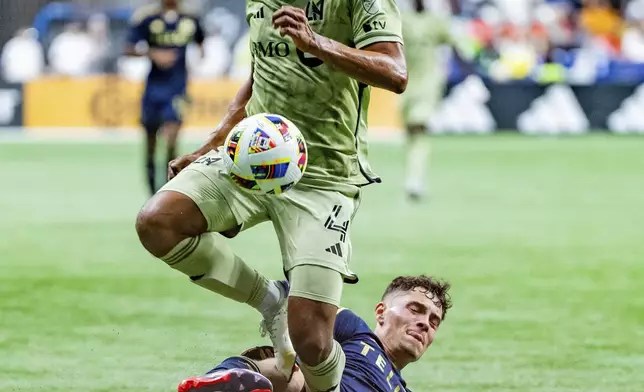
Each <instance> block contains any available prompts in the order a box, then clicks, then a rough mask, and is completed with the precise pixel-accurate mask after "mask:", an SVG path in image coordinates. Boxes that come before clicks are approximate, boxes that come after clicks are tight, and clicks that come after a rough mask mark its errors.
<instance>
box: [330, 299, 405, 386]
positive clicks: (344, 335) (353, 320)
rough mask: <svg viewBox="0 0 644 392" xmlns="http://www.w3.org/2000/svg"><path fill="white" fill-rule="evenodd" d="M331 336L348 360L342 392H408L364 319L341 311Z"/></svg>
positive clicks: (346, 311)
mask: <svg viewBox="0 0 644 392" xmlns="http://www.w3.org/2000/svg"><path fill="white" fill-rule="evenodd" d="M333 333H334V338H335V340H336V341H338V342H339V343H340V344H341V345H342V350H343V351H344V354H345V356H346V358H347V362H346V365H345V368H344V373H343V375H342V383H341V386H340V390H341V391H342V392H404V391H409V390H408V389H407V387H406V383H405V380H403V379H402V376H401V375H400V372H398V370H397V369H396V368H394V366H393V365H392V363H391V361H390V360H389V358H388V357H387V354H385V350H384V348H383V347H382V343H380V340H378V337H377V336H376V335H375V334H374V333H373V331H371V329H370V328H369V326H368V325H367V323H366V322H365V321H364V320H363V319H361V318H360V317H358V316H357V315H356V314H355V313H353V312H352V311H350V310H347V309H343V310H341V311H340V312H339V313H338V316H337V318H336V320H335V328H334V331H333Z"/></svg>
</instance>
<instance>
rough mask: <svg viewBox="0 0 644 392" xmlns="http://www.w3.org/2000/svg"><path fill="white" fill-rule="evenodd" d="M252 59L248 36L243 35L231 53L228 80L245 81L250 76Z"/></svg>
mask: <svg viewBox="0 0 644 392" xmlns="http://www.w3.org/2000/svg"><path fill="white" fill-rule="evenodd" d="M252 62H253V58H252V56H251V54H250V36H249V35H248V32H246V34H244V35H243V36H242V37H241V38H240V39H239V40H238V41H237V44H236V45H235V49H234V51H233V64H232V67H231V69H230V74H229V76H230V78H232V79H235V80H246V79H248V76H249V75H250V71H251V64H252Z"/></svg>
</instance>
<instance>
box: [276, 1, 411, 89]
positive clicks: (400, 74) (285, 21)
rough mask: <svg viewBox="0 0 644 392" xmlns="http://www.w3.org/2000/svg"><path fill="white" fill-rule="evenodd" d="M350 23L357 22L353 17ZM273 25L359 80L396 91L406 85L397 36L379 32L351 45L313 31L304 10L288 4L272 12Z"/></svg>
mask: <svg viewBox="0 0 644 392" xmlns="http://www.w3.org/2000/svg"><path fill="white" fill-rule="evenodd" d="M360 7H362V5H360ZM396 11H397V10H396ZM354 18H357V17H355V16H354ZM364 22H367V21H364ZM352 23H354V24H355V23H360V21H358V20H354V21H352ZM385 25H386V22H385ZM273 26H274V27H275V28H278V29H279V30H280V34H282V36H285V35H287V36H289V37H291V38H292V39H293V42H294V43H295V46H297V48H298V49H300V50H301V51H303V52H306V53H310V54H312V55H313V56H315V57H317V58H318V59H320V60H322V61H324V62H325V63H326V64H327V65H329V66H330V67H333V68H335V69H337V70H339V71H342V72H344V73H346V74H347V75H349V76H351V77H353V78H354V79H356V80H358V81H360V82H362V83H365V84H368V85H370V86H374V87H380V88H383V89H386V90H390V91H393V92H395V93H397V94H400V93H402V92H403V91H405V88H406V87H407V65H406V63H405V57H404V55H403V51H402V45H401V43H400V42H401V41H402V40H400V39H399V37H395V38H388V37H386V36H384V35H383V36H382V37H381V38H382V39H380V40H376V41H373V42H364V43H365V45H364V46H363V47H360V48H351V47H348V46H347V45H344V44H342V43H340V42H337V41H334V40H332V39H329V38H326V37H323V36H321V35H319V34H317V33H315V32H314V31H313V30H312V29H311V27H310V26H309V23H308V20H307V17H306V14H305V12H304V10H303V9H301V8H296V7H291V6H285V7H282V8H281V9H279V10H278V11H277V12H275V13H274V14H273ZM361 26H362V25H361ZM360 28H362V27H360ZM354 30H356V29H354Z"/></svg>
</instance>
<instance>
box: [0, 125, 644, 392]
mask: <svg viewBox="0 0 644 392" xmlns="http://www.w3.org/2000/svg"><path fill="white" fill-rule="evenodd" d="M402 148H403V147H402V145H386V144H376V145H374V146H373V147H372V162H373V165H374V167H375V169H376V170H377V171H378V172H379V173H380V174H381V175H382V176H383V179H384V183H383V184H381V185H374V186H370V187H368V188H366V189H364V198H363V200H364V201H363V204H362V206H361V209H360V211H359V213H358V215H357V219H356V221H355V224H354V226H353V229H352V238H353V241H354V254H355V258H354V260H353V267H354V270H356V271H357V272H358V273H359V274H360V277H361V282H360V283H359V284H358V285H356V286H351V287H347V288H346V291H345V293H344V305H345V306H347V307H351V308H352V309H354V310H355V311H356V312H358V313H359V314H361V315H363V316H364V317H365V318H366V319H367V320H369V321H371V311H372V308H373V305H374V304H375V302H376V301H377V299H378V298H379V296H380V293H381V291H382V289H383V288H384V286H385V285H386V283H387V282H388V281H389V280H390V279H391V278H393V277H394V275H396V274H418V273H427V274H434V275H439V276H441V277H444V278H447V279H449V280H451V281H452V282H453V285H454V288H453V299H454V303H455V305H454V309H453V310H452V312H451V313H450V314H449V315H448V317H447V320H446V322H445V323H444V324H443V326H442V327H441V329H440V330H439V333H438V336H437V339H436V341H435V345H434V346H433V347H432V348H430V350H429V352H428V353H427V355H426V356H425V357H424V358H423V359H422V361H420V362H419V363H416V364H412V365H410V366H409V368H407V369H405V371H404V372H403V374H404V376H405V377H406V379H407V381H408V383H409V385H410V387H411V388H412V389H413V390H414V391H416V392H423V391H451V392H473V391H495V392H505V391H517V392H519V391H520V392H532V391H534V392H537V391H539V392H541V391H546V392H568V391H580V392H581V391H583V392H588V391H598V392H599V391H601V392H629V391H642V390H644V138H636V137H606V136H588V137H579V138H574V137H573V138H563V139H537V138H527V137H518V136H495V137H453V138H451V137H444V138H437V139H435V140H434V141H433V156H432V161H433V166H432V171H431V174H432V186H433V192H432V198H431V201H430V202H428V203H425V204H421V205H411V204H409V203H407V202H406V201H405V198H404V197H403V195H402V189H401V185H402V182H403V181H402V178H401V172H402V169H403V162H404V156H403V149H402ZM142 151H143V149H142V147H141V146H140V145H137V144H115V143H111V144H110V143H104V144H100V143H95V144H64V143H62V144H61V143H50V144H46V143H34V144H23V143H14V144H11V143H4V144H0V184H1V185H0V233H1V237H0V267H1V268H2V269H1V271H0V391H36V390H37V391H41V390H42V391H48V392H58V391H60V392H70V391H73V392H76V391H85V392H87V391H95V392H99V391H105V392H108V391H109V392H120V391H123V392H143V391H155V392H158V391H172V390H175V388H176V384H177V383H178V381H180V380H181V379H182V378H184V377H186V376H191V375H195V374H199V373H201V372H203V371H204V370H207V369H209V367H210V366H211V365H214V364H215V363H217V362H218V361H219V360H221V359H223V358H224V357H226V356H229V355H231V354H237V353H239V352H241V350H243V349H244V348H246V347H247V346H249V345H251V344H256V343H262V342H263V340H262V339H261V338H260V337H259V333H258V322H259V317H258V315H257V314H256V313H255V312H254V311H252V310H250V309H248V308H246V307H244V306H242V305H237V304H235V303H233V302H230V301H228V300H224V299H222V298H219V297H217V296H215V295H214V294H211V293H209V292H207V291H205V290H203V289H201V288H199V287H197V286H194V285H192V284H190V283H189V282H188V280H187V278H185V277H183V276H182V275H180V274H179V273H177V272H175V271H173V270H171V269H170V268H168V267H167V266H165V265H164V264H163V263H161V262H159V261H156V260H154V259H153V258H152V257H150V256H148V255H147V254H146V253H145V251H144V250H143V248H142V247H141V246H140V245H139V243H138V241H137V237H136V233H135V231H134V218H135V215H136V213H137V211H138V209H139V208H140V206H141V205H142V203H143V202H144V201H145V199H146V194H145V186H144V181H143V170H142V167H141V166H142V161H143V159H142V157H141V153H142ZM248 244H252V246H249V245H248ZM233 246H234V247H235V249H237V250H238V252H239V254H240V255H242V256H243V257H244V258H246V259H247V260H248V261H249V262H250V263H251V264H253V265H255V266H257V267H258V268H259V269H260V270H261V271H263V272H265V273H266V274H268V275H269V276H271V277H273V278H278V277H281V273H280V271H281V269H280V260H279V257H278V255H279V253H278V246H277V242H276V240H275V237H274V235H273V233H272V231H271V226H270V224H264V225H261V226H259V227H257V228H255V229H253V230H252V231H249V232H245V233H243V234H242V235H241V236H239V238H237V239H235V240H234V241H233Z"/></svg>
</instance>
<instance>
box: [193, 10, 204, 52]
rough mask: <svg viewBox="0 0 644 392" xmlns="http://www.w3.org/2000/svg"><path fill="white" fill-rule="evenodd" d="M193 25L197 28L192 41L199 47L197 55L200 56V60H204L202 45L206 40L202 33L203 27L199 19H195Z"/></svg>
mask: <svg viewBox="0 0 644 392" xmlns="http://www.w3.org/2000/svg"><path fill="white" fill-rule="evenodd" d="M195 24H196V26H197V28H196V30H195V35H194V40H195V43H196V44H197V45H198V46H199V54H200V55H201V58H204V57H205V56H206V52H205V51H204V46H203V43H204V41H205V40H206V33H205V32H204V29H203V25H202V24H201V21H200V20H199V18H195Z"/></svg>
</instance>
